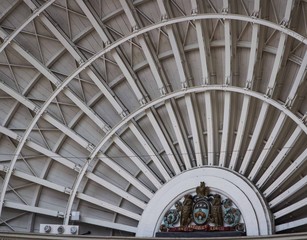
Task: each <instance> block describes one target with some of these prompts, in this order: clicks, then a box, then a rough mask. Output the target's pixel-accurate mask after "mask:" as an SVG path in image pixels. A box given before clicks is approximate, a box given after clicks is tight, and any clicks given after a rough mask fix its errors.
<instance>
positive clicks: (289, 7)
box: [266, 0, 294, 97]
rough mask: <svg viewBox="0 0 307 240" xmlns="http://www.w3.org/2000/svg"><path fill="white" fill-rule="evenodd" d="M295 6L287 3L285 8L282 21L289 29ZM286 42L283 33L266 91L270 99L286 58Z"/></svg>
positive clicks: (290, 1) (290, 2) (291, 0)
mask: <svg viewBox="0 0 307 240" xmlns="http://www.w3.org/2000/svg"><path fill="white" fill-rule="evenodd" d="M293 4H294V1H293V0H289V1H287V5H286V7H285V15H284V19H283V21H282V24H284V26H285V27H287V25H288V22H289V19H290V15H291V11H292V8H293ZM286 41H287V35H286V34H285V33H283V32H280V38H279V43H278V47H277V53H276V56H275V61H274V64H273V68H272V72H271V76H270V80H269V84H268V87H267V91H266V95H267V96H268V97H272V95H273V91H274V89H275V85H276V81H277V73H278V71H279V70H280V67H281V63H282V61H283V58H284V53H285V49H286Z"/></svg>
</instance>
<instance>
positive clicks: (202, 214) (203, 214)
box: [193, 197, 210, 225]
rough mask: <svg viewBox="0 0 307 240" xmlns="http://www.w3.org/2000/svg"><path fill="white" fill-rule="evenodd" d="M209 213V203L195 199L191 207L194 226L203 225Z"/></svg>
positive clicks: (204, 199)
mask: <svg viewBox="0 0 307 240" xmlns="http://www.w3.org/2000/svg"><path fill="white" fill-rule="evenodd" d="M209 213H210V203H209V202H208V200H207V199H206V198H204V197H202V198H198V199H196V202H195V203H194V206H193V221H194V222H195V224H196V225H203V224H204V223H205V222H206V221H207V219H208V217H209Z"/></svg>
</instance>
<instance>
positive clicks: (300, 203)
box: [273, 198, 307, 219]
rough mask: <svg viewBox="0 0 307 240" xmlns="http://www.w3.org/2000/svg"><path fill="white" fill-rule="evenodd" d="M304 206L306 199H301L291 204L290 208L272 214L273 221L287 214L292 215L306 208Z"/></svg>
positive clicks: (306, 202)
mask: <svg viewBox="0 0 307 240" xmlns="http://www.w3.org/2000/svg"><path fill="white" fill-rule="evenodd" d="M306 204H307V198H303V199H301V200H300V201H298V202H296V203H294V204H291V205H290V206H288V207H285V208H283V209H281V210H279V211H278V212H275V213H273V216H274V217H275V219H278V218H281V217H283V216H285V215H287V214H289V213H292V212H294V211H296V210H298V209H300V208H302V207H304V206H306Z"/></svg>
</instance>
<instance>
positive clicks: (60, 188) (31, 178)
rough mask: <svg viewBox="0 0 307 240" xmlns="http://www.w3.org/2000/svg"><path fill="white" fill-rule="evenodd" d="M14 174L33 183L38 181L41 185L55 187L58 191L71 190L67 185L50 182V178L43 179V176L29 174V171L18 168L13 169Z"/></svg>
mask: <svg viewBox="0 0 307 240" xmlns="http://www.w3.org/2000/svg"><path fill="white" fill-rule="evenodd" d="M13 176H15V177H18V178H22V179H24V180H27V181H30V182H33V183H36V184H39V185H41V186H44V187H47V188H50V189H53V190H55V191H58V192H62V193H65V192H67V191H69V190H68V188H67V187H64V186H61V185H59V184H56V183H53V182H50V181H48V180H45V179H42V178H39V177H35V176H33V175H30V174H27V173H24V172H21V171H18V170H14V171H13Z"/></svg>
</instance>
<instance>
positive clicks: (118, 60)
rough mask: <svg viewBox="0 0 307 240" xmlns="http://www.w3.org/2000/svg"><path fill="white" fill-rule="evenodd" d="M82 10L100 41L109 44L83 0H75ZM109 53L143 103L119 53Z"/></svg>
mask: <svg viewBox="0 0 307 240" xmlns="http://www.w3.org/2000/svg"><path fill="white" fill-rule="evenodd" d="M76 2H77V3H78V5H79V6H80V8H81V9H82V11H83V12H84V13H85V15H86V17H87V18H88V20H89V21H90V22H91V24H92V25H93V27H94V28H95V30H96V31H97V33H98V35H99V36H100V38H101V39H102V41H103V42H104V43H105V44H106V45H109V44H110V42H111V41H110V39H109V38H108V37H107V35H106V33H105V32H104V30H103V29H102V27H101V25H100V23H99V22H98V21H97V19H96V18H95V16H94V15H93V13H92V12H91V11H90V10H89V8H88V7H87V5H86V4H85V3H84V2H83V0H76ZM111 54H112V56H113V58H114V60H115V61H116V63H117V65H118V67H119V68H120V70H121V71H122V72H123V74H124V76H125V78H126V80H127V82H128V83H129V85H130V87H131V88H132V90H133V92H134V94H135V95H136V97H137V99H138V101H139V102H140V104H141V105H143V104H145V102H146V100H145V99H144V96H143V94H142V93H141V91H140V90H139V88H138V86H137V85H136V82H135V79H134V78H133V76H132V75H131V73H130V72H129V70H128V68H127V66H126V65H125V63H124V61H123V59H122V58H121V57H120V56H119V54H118V53H117V52H116V50H113V51H111Z"/></svg>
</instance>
